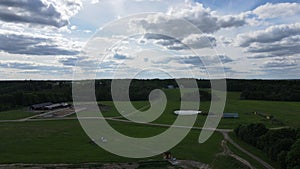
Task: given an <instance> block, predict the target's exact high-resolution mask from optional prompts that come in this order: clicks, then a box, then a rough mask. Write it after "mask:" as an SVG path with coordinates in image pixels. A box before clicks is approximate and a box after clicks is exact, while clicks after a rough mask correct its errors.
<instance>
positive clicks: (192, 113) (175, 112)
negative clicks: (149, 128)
mask: <svg viewBox="0 0 300 169" xmlns="http://www.w3.org/2000/svg"><path fill="white" fill-rule="evenodd" d="M200 113H201V111H197V110H176V111H174V114H177V115H194V114H200Z"/></svg>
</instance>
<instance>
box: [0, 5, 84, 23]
mask: <svg viewBox="0 0 300 169" xmlns="http://www.w3.org/2000/svg"><path fill="white" fill-rule="evenodd" d="M81 6H82V3H81V1H80V0H75V1H74V0H64V1H54V0H1V1H0V20H2V21H4V22H13V23H27V24H31V25H47V26H54V27H57V28H60V27H63V26H66V25H68V24H69V19H70V17H72V16H74V15H75V14H76V13H77V12H78V11H79V10H80V9H81Z"/></svg>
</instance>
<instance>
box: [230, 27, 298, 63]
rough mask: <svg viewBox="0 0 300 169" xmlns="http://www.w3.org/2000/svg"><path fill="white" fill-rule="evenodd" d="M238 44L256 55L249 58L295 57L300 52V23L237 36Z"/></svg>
mask: <svg viewBox="0 0 300 169" xmlns="http://www.w3.org/2000/svg"><path fill="white" fill-rule="evenodd" d="M236 43H237V44H238V46H240V47H244V48H245V51H246V52H248V53H252V54H254V55H253V56H249V58H256V59H257V58H268V57H278V56H293V55H296V54H299V52H300V23H295V24H284V25H275V26H270V27H268V28H267V29H265V30H259V31H255V32H250V33H246V34H240V35H238V36H237V39H236Z"/></svg>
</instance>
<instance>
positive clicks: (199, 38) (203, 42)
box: [182, 34, 216, 49]
mask: <svg viewBox="0 0 300 169" xmlns="http://www.w3.org/2000/svg"><path fill="white" fill-rule="evenodd" d="M182 43H184V44H185V45H187V46H188V47H190V48H194V49H201V48H208V47H213V46H216V38H215V37H213V36H212V35H205V34H202V35H199V34H191V35H189V36H187V37H186V38H184V39H183V40H182Z"/></svg>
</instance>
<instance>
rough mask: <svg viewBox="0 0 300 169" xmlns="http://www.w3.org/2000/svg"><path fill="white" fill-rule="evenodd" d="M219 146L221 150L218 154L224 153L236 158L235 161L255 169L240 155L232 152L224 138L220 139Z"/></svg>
mask: <svg viewBox="0 0 300 169" xmlns="http://www.w3.org/2000/svg"><path fill="white" fill-rule="evenodd" d="M221 146H222V148H223V152H222V153H220V154H218V155H225V156H230V157H232V158H234V159H236V160H237V161H239V162H241V163H243V164H244V165H246V166H248V167H249V168H250V169H256V168H255V167H253V166H252V165H251V164H250V163H249V162H248V161H247V160H245V159H243V158H242V157H240V156H238V155H236V154H234V153H233V152H232V151H231V150H230V149H229V148H228V145H227V141H226V140H222V142H221Z"/></svg>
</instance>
